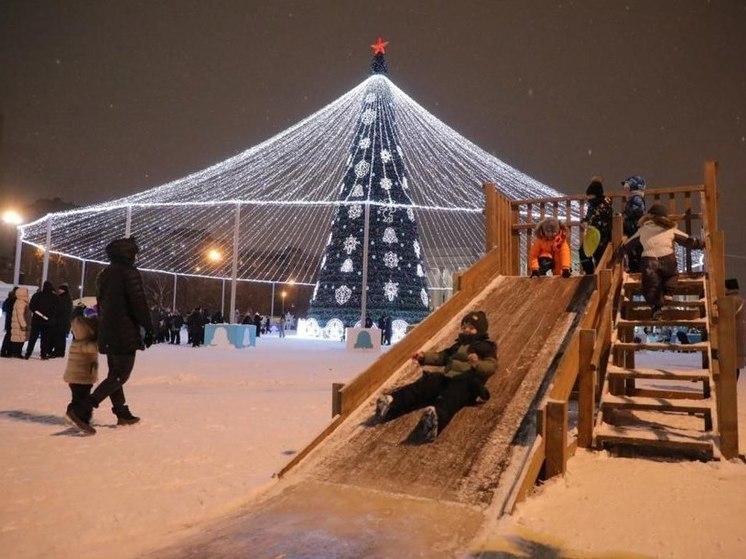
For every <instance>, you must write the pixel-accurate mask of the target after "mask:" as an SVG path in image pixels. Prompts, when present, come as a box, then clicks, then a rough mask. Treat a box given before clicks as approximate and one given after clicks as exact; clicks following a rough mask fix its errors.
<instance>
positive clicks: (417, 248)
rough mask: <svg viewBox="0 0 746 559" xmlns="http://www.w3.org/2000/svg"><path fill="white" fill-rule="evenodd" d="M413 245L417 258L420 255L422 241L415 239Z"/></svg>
mask: <svg viewBox="0 0 746 559" xmlns="http://www.w3.org/2000/svg"><path fill="white" fill-rule="evenodd" d="M412 247H413V248H414V254H415V256H417V258H419V257H420V242H419V241H418V240H417V239H415V241H414V242H413V243H412Z"/></svg>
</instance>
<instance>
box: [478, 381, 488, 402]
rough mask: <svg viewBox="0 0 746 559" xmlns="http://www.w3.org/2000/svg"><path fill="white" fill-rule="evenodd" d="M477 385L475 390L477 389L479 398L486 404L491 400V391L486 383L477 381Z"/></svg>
mask: <svg viewBox="0 0 746 559" xmlns="http://www.w3.org/2000/svg"><path fill="white" fill-rule="evenodd" d="M475 385H476V386H475V388H476V389H477V396H479V397H480V398H481V399H482V400H483V401H485V402H486V401H487V400H489V399H490V391H489V390H487V387H486V386H485V385H484V383H482V382H479V381H477V382H476V383H475Z"/></svg>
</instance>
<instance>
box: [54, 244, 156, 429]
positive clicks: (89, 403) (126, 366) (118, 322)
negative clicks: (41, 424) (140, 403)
mask: <svg viewBox="0 0 746 559" xmlns="http://www.w3.org/2000/svg"><path fill="white" fill-rule="evenodd" d="M139 250H140V249H139V247H138V246H137V243H136V242H135V239H134V238H133V237H130V238H126V239H116V240H114V241H112V242H110V243H109V244H108V245H107V246H106V255H107V256H108V257H109V261H110V262H111V263H110V264H109V265H108V266H107V267H106V268H104V269H103V270H102V271H101V273H100V274H99V275H98V277H97V278H96V300H97V303H98V318H99V330H98V350H99V352H101V353H103V354H104V355H106V363H107V365H108V367H109V372H108V374H107V376H106V378H105V379H104V380H103V381H102V382H101V383H100V384H99V385H98V386H97V387H96V389H95V390H94V391H93V394H91V396H90V397H89V398H86V399H85V401H83V402H82V403H75V404H73V405H72V406H71V407H70V408H69V409H68V411H67V417H68V418H69V419H70V420H71V421H72V422H73V423H74V424H75V425H76V426H77V427H78V428H79V429H81V430H82V431H84V432H86V433H89V434H94V433H95V432H96V430H95V429H94V428H93V427H92V426H91V416H92V414H93V408H96V407H98V405H99V404H100V403H101V402H103V401H104V400H105V399H106V398H109V399H110V400H111V404H112V408H111V411H112V412H114V415H116V416H117V425H131V424H133V423H137V422H138V421H140V418H139V417H135V416H134V415H132V413H131V412H130V409H129V407H128V406H127V403H126V399H125V396H124V389H123V387H124V384H125V383H126V382H127V380H128V379H129V377H130V374H131V373H132V369H133V367H134V366H135V353H136V351H137V350H144V349H145V348H148V347H150V345H151V344H152V343H153V324H152V322H151V320H150V310H149V309H148V303H147V300H146V298H145V291H144V289H143V283H142V277H141V276H140V272H139V271H138V270H137V268H136V267H135V257H136V255H137V253H138V252H139ZM141 330H142V331H144V336H142V335H141V334H140V332H141Z"/></svg>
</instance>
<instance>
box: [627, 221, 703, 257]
mask: <svg viewBox="0 0 746 559" xmlns="http://www.w3.org/2000/svg"><path fill="white" fill-rule="evenodd" d="M639 223H640V228H639V229H638V230H637V233H635V234H634V235H632V237H630V238H629V239H628V240H627V242H626V243H625V244H624V248H625V250H627V251H630V250H632V249H633V248H634V247H636V246H642V256H643V258H645V257H648V258H663V257H665V256H670V255H672V254H673V253H674V250H673V245H674V243H679V244H680V245H683V246H685V247H687V248H689V249H693V250H696V249H701V248H704V243H703V242H702V241H700V240H699V239H697V238H695V237H690V236H689V235H687V234H686V233H684V232H683V231H681V230H679V229H677V228H676V224H675V223H674V222H673V221H671V220H670V219H669V218H668V217H666V216H663V215H653V214H651V213H647V214H645V215H644V216H642V218H640V222H639Z"/></svg>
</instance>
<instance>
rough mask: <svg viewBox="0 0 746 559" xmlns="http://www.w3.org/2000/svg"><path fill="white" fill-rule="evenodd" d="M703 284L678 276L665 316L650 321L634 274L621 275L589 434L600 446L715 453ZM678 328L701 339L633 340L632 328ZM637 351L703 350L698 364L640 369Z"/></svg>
mask: <svg viewBox="0 0 746 559" xmlns="http://www.w3.org/2000/svg"><path fill="white" fill-rule="evenodd" d="M706 289H707V285H706V281H705V277H704V276H703V275H697V274H682V275H681V276H680V278H679V285H678V287H677V288H676V289H675V291H674V293H673V294H672V297H671V298H670V300H667V301H666V303H665V304H664V306H663V318H662V319H661V320H653V319H652V318H651V315H652V310H651V308H650V306H649V305H648V304H647V303H645V301H644V300H643V298H642V296H641V282H640V277H639V274H625V275H624V279H623V284H622V287H621V292H620V297H619V301H618V304H617V311H616V320H615V321H614V330H613V332H612V336H611V351H610V353H609V364H608V367H607V369H606V376H605V379H604V382H603V386H602V389H601V398H600V406H599V408H600V409H599V414H598V416H597V419H596V424H595V427H594V433H593V438H594V445H595V446H596V447H597V448H612V449H617V450H622V451H624V450H627V449H634V450H635V451H636V452H641V453H644V454H658V455H660V454H664V455H683V456H687V457H696V458H699V459H707V460H711V459H713V458H715V457H717V456H718V452H717V446H716V444H715V442H716V440H715V434H716V433H717V429H716V426H714V425H713V422H714V421H716V420H717V408H716V404H715V395H714V391H713V390H712V386H713V378H712V371H711V369H710V343H709V341H707V340H709V339H710V336H709V331H708V330H709V321H708V317H707V312H708V306H707V292H706ZM682 326H683V327H686V328H687V329H689V328H693V329H695V330H696V331H698V332H699V333H700V335H701V341H695V342H694V343H689V344H680V343H670V342H668V341H663V342H649V341H640V340H639V338H638V339H636V338H635V328H636V327H638V328H640V327H649V328H652V327H672V328H677V327H682ZM640 351H655V352H684V353H700V354H701V368H695V367H692V365H691V364H690V363H686V364H684V365H681V366H675V367H670V368H645V367H640V368H638V367H636V365H635V362H636V360H640V359H639V357H640V356H638V355H637V353H638V352H640ZM679 360H681V359H679ZM673 361H675V360H673ZM689 361H691V359H690V360H689ZM696 363H697V364H699V361H696Z"/></svg>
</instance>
